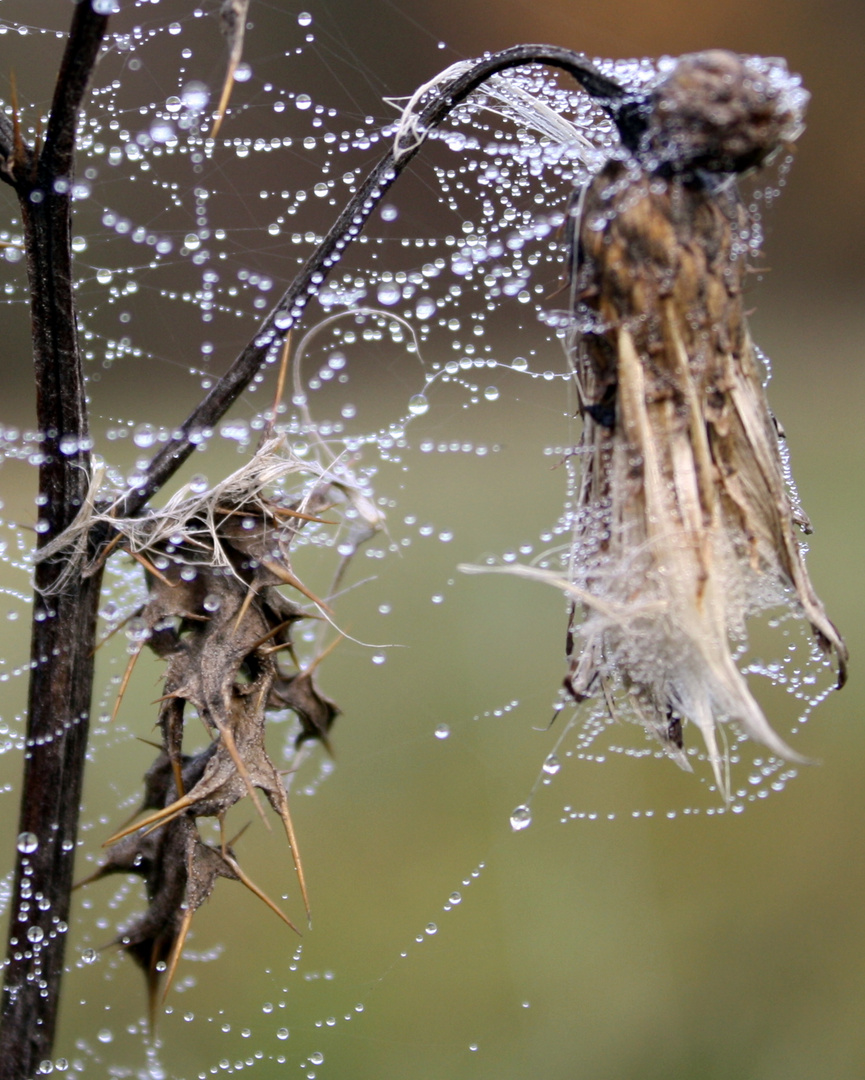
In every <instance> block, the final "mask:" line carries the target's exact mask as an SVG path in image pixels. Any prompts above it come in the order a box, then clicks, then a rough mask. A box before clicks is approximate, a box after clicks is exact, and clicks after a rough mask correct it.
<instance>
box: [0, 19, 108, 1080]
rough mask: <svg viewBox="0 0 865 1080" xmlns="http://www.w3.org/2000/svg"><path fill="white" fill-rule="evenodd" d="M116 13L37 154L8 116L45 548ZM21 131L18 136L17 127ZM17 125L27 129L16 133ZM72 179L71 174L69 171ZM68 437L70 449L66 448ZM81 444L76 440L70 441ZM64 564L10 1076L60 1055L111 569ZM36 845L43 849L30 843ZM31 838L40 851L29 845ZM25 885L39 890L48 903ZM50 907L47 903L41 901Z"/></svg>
mask: <svg viewBox="0 0 865 1080" xmlns="http://www.w3.org/2000/svg"><path fill="white" fill-rule="evenodd" d="M106 25H107V18H106V17H105V16H103V15H98V14H96V13H95V12H94V10H93V7H92V4H91V3H90V2H89V0H85V2H83V3H80V4H78V6H77V7H76V9H75V14H74V16H73V20H72V27H71V31H70V35H69V40H68V42H67V46H66V51H65V54H64V57H63V62H62V66H61V69H60V73H59V76H58V80H57V86H56V89H55V94H54V101H53V104H52V108H51V116H50V118H49V121H48V127H47V130H46V135H45V143H44V147H43V148H42V151H41V153H39V154H38V156H37V155H36V154H35V153H34V152H32V151H30V150H28V149H27V148H25V147H24V146H23V145H22V143H21V140H20V135H17V127H18V125H17V124H16V125H15V126H14V127H15V130H13V131H10V130H9V128H10V125H8V123H6V124H4V126H3V127H2V128H0V177H2V179H4V180H6V181H7V182H8V183H10V184H11V185H12V186H13V187H14V188H15V191H16V194H17V195H18V198H19V200H20V204H21V213H22V219H23V223H24V234H25V246H26V250H27V271H28V276H29V281H30V295H31V316H32V335H33V360H34V367H35V377H36V390H37V416H38V423H39V430H40V431H41V432H42V444H41V451H42V463H41V465H40V467H39V495H40V504H41V505H40V516H41V517H42V519H43V524H44V526H45V528H43V529H40V531H39V539H38V544H39V546H40V547H41V546H44V545H45V544H47V543H49V542H50V541H51V540H52V539H53V538H54V537H56V536H58V535H59V534H60V533H61V532H62V531H63V530H64V529H65V528H66V527H67V526H68V525H69V524H70V523H71V522H72V520H73V519H74V518H75V516H76V514H77V513H78V511H79V509H80V508H81V506H82V504H83V503H84V500H85V499H86V496H87V491H88V486H89V481H90V455H89V452H88V450H87V449H86V447H87V445H88V422H87V412H86V405H85V394H84V377H83V372H82V369H81V358H80V354H79V351H78V341H77V336H76V326H75V305H74V296H73V289H72V256H71V247H70V240H71V212H72V211H71V183H69V181H70V180H71V176H72V150H73V146H74V141H75V125H76V119H77V114H78V108H79V106H80V104H81V100H82V98H83V96H84V92H85V90H86V87H87V82H88V79H89V76H90V72H91V71H92V69H93V64H94V63H95V60H96V56H97V54H98V51H99V48H100V44H101V42H102V38H103V35H104V33H105V29H106ZM8 135H12V136H13V137H12V140H11V142H10V141H9V140H8V138H7V136H8ZM16 136H17V137H16ZM63 180H65V181H66V183H65V184H64V183H62V182H60V183H58V181H63ZM61 442H62V443H63V445H64V452H61V450H60V446H61ZM70 444H74V446H75V447H76V449H74V450H73V452H71V453H69V452H66V451H67V450H68V448H69V446H70ZM60 567H61V564H60V563H59V562H52V561H50V560H49V561H45V562H43V563H41V564H40V565H39V566H38V567H37V569H36V577H35V588H36V597H35V602H34V606H33V607H34V610H33V629H32V637H31V663H32V673H31V678H30V690H29V701H28V713H27V738H26V749H25V754H24V778H23V782H22V787H21V811H20V818H19V825H18V832H19V835H21V836H23V835H24V834H32V839H31V838H30V837H29V836H28V837H27V839H26V840H25V839H19V842H18V855H17V861H16V867H15V882H14V885H13V890H12V899H11V905H10V906H11V917H10V923H9V945H8V951H7V957H6V969H5V981H4V993H3V1020H2V1028H0V1080H21V1078H22V1077H25V1076H26V1077H29V1076H33V1075H34V1074H35V1073H36V1072H37V1070H38V1068H39V1065H40V1063H41V1062H42V1061H43V1060H45V1059H46V1058H49V1057H50V1056H51V1048H52V1043H53V1040H54V1031H55V1028H56V1022H57V1010H58V1006H59V1002H60V982H61V977H62V974H63V961H64V952H65V948H64V946H65V941H66V927H67V924H68V919H69V900H70V892H71V889H72V871H73V856H74V851H75V842H76V836H77V829H78V810H79V806H80V803H81V786H82V777H83V774H84V758H85V752H86V749H87V733H88V718H89V711H90V699H91V692H92V686H93V664H94V659H93V651H94V650H93V645H94V641H95V635H96V611H97V605H98V601H99V590H100V583H101V574H99V573H97V574H94V575H93V577H91V578H89V579H88V580H86V581H84V580H81V579H78V580H76V581H75V583H74V585H73V587H72V588H70V589H69V590H67V591H65V592H63V593H61V594H59V595H57V596H52V597H51V599H50V600H46V599H43V598H44V597H46V596H47V595H48V594H49V593H50V592H51V585H52V583H53V581H54V580H55V579H56V577H57V576H58V573H59V572H60ZM34 844H35V845H36V846H35V847H33V845H34ZM30 848H32V850H28V849H30ZM25 894H26V895H28V896H30V897H33V896H41V897H42V898H43V903H40V904H36V903H35V902H33V901H32V900H31V902H30V903H29V904H24V903H23V902H22V901H23V900H24V897H25ZM43 907H44V908H45V910H43Z"/></svg>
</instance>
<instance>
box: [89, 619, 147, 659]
mask: <svg viewBox="0 0 865 1080" xmlns="http://www.w3.org/2000/svg"><path fill="white" fill-rule="evenodd" d="M142 611H144V608H143V607H140V608H136V610H135V611H133V612H132V614H131V615H127V616H126V618H125V619H124V620H123V621H122V622H119V623H118V624H117V625H116V626H115V627H114V629H113V630H109V631H108V633H107V634H106V635H105V637H104V638H103V639H102V640H101V641H99V642H97V643H96V645H95V646H94V649H93V652H92V653H91V654H90V655H91V656H94V655H95V654H96V653H97V652H98V651H99V650H100V649H101V648H102V646H103V645H104V644H105V642H106V641H110V640H111V639H112V638H113V637H114V635H115V634H116V633H117V631H118V630H122V629H123V627H124V626H126V624H127V623H128V622H131V621H132V620H133V619H137V618H138V616H139V615H140V614H141V612H142Z"/></svg>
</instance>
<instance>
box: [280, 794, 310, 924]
mask: <svg viewBox="0 0 865 1080" xmlns="http://www.w3.org/2000/svg"><path fill="white" fill-rule="evenodd" d="M277 802H278V804H279V805H278V807H277V812H278V813H279V816H280V817H281V818H282V824H283V825H284V826H285V835H286V836H287V837H288V846H289V847H290V848H291V855H292V858H293V859H294V869H295V872H296V873H297V883H298V885H299V886H300V895H301V896H302V897H303V906H304V908H305V910H306V920H307V923H308V924H309V925H310V926H312V920H311V918H310V910H309V893H308V892H307V891H306V877H305V876H304V873H303V864H302V863H301V861H300V849H299V848H298V846H297V837H296V836H295V833H294V825H293V824H292V821H291V813H290V812H289V809H288V798H287V796H286V794H285V788H284V787H283V786H282V783H281V782H280V783H279V785H278V794H277Z"/></svg>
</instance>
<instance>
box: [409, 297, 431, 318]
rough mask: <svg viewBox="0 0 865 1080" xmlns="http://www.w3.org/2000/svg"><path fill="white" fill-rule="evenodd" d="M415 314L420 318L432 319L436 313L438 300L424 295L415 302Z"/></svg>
mask: <svg viewBox="0 0 865 1080" xmlns="http://www.w3.org/2000/svg"><path fill="white" fill-rule="evenodd" d="M414 313H415V315H417V317H418V318H419V319H431V318H432V317H433V315H435V313H436V302H435V300H433V298H432V297H431V296H422V297H421V298H420V300H418V302H417V303H416V304H415V309H414Z"/></svg>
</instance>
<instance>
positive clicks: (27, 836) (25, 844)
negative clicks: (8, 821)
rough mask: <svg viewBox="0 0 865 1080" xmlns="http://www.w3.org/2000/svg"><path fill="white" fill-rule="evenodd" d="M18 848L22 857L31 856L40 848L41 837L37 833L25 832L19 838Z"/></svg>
mask: <svg viewBox="0 0 865 1080" xmlns="http://www.w3.org/2000/svg"><path fill="white" fill-rule="evenodd" d="M16 847H17V848H18V850H19V851H20V852H21V853H22V855H30V854H31V852H34V851H35V850H36V849H37V848H38V847H39V837H38V836H37V835H36V833H32V832H23V833H21V834H20V835H19V837H18V843H17V844H16Z"/></svg>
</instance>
